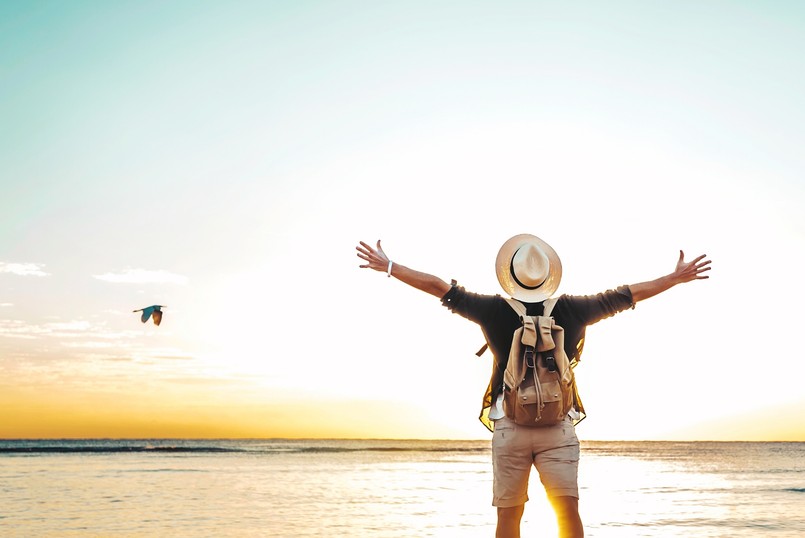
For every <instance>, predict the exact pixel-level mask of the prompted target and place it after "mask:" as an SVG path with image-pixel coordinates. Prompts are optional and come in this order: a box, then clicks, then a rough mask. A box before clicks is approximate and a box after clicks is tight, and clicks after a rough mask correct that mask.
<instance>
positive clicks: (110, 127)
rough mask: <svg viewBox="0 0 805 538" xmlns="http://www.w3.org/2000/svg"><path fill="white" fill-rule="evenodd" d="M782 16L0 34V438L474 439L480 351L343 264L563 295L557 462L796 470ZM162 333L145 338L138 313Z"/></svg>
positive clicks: (50, 21)
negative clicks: (567, 427) (566, 404)
mask: <svg viewBox="0 0 805 538" xmlns="http://www.w3.org/2000/svg"><path fill="white" fill-rule="evenodd" d="M803 50H805V5H804V4H802V3H800V2H784V1H769V2H749V1H711V2H699V1H693V0H690V1H687V0H683V1H677V2H643V1H637V0H635V1H620V0H619V1H614V2H592V1H578V2H542V1H502V2H468V1H438V0H436V1H419V0H410V1H405V2H369V1H367V2H358V1H354V2H350V1H341V0H333V1H296V2H259V1H253V2H249V1H228V2H205V1H196V0H194V1H192V2H191V1H175V2H162V1H137V2H81V1H74V2H47V1H42V2H28V1H19V2H14V1H6V2H2V3H0V210H1V211H0V219H2V226H0V437H3V438H17V437H395V438H409V437H413V438H448V437H449V438H467V439H473V438H479V439H482V438H487V437H488V436H489V433H488V432H487V431H486V430H485V428H484V427H483V426H482V425H481V423H480V422H479V421H478V419H477V416H478V412H479V404H480V399H481V396H482V393H483V390H484V388H485V386H486V383H487V382H488V378H489V372H490V369H491V366H490V360H491V355H489V354H487V355H485V356H484V357H483V358H480V359H479V358H477V357H475V355H474V353H475V351H476V350H477V349H478V348H479V347H480V346H481V344H482V343H483V336H482V334H481V332H480V330H479V329H478V327H477V326H475V325H473V324H472V323H470V322H467V321H466V320H463V319H462V318H460V317H458V316H454V315H451V314H450V313H449V312H448V311H447V310H446V309H445V308H443V307H442V306H441V305H440V304H439V301H438V300H436V299H435V298H433V297H431V296H429V295H426V294H424V293H422V292H418V291H416V290H413V289H410V288H408V287H406V286H405V285H403V284H401V283H400V282H398V281H396V280H394V279H388V278H386V276H385V275H384V274H381V273H377V272H374V271H367V270H362V269H359V268H358V265H359V263H360V260H359V259H358V258H357V257H356V255H355V245H356V244H357V242H358V241H360V240H363V241H367V242H371V243H374V242H375V241H376V240H377V239H382V240H383V245H384V248H385V250H386V252H387V254H388V255H389V256H390V257H391V258H392V259H393V260H397V261H399V263H402V264H405V265H408V266H410V267H413V268H415V269H419V270H423V271H427V272H430V273H433V274H436V275H438V276H440V277H441V278H443V279H445V280H447V281H449V280H450V279H451V278H455V279H457V280H458V281H459V283H460V284H462V285H464V286H466V287H467V288H468V289H471V290H473V291H476V292H482V293H499V292H500V288H499V286H498V283H497V280H496V278H495V274H494V259H495V255H496V254H497V250H498V248H499V247H500V245H501V244H502V243H503V242H504V241H505V240H506V239H508V238H509V237H510V236H512V235H515V234H518V233H533V234H536V235H538V236H540V237H542V238H543V239H545V240H546V241H547V242H549V243H550V244H551V245H552V246H553V247H554V248H555V249H556V251H557V252H558V254H559V256H560V257H561V259H562V262H563V267H564V274H563V281H562V284H561V286H560V289H559V293H570V294H588V293H596V292H599V291H603V290H605V289H608V288H614V287H616V286H619V285H621V284H630V283H635V282H640V281H644V280H650V279H653V278H655V277H658V276H661V275H663V274H666V273H668V272H670V271H671V270H673V268H674V265H675V263H676V259H677V256H678V252H679V250H680V249H683V250H684V251H685V253H686V254H687V255H689V257H693V256H695V255H697V254H703V253H706V254H707V255H708V256H709V257H710V258H711V259H712V260H713V270H712V271H711V278H710V279H709V280H706V281H698V282H693V283H690V284H686V285H685V286H680V287H677V288H674V289H672V290H671V291H669V292H667V293H665V294H663V295H660V296H658V297H656V298H653V299H650V300H648V301H646V302H645V303H641V304H639V305H638V307H637V309H635V310H634V311H627V312H625V313H623V314H620V315H619V316H616V317H615V318H612V319H609V320H605V321H602V322H601V323H600V324H597V325H594V326H592V327H591V328H590V329H589V330H588V338H587V344H586V347H585V352H584V356H583V360H582V363H581V365H580V366H579V368H578V369H577V371H576V372H577V376H578V383H579V387H580V390H581V395H582V398H583V399H584V403H585V406H586V408H587V411H588V415H589V417H588V418H587V419H586V420H585V421H584V422H583V423H582V424H581V425H580V426H579V429H578V433H579V437H580V438H581V439H583V440H584V439H589V440H593V439H719V440H721V439H724V440H735V439H741V440H756V439H757V440H805V391H804V390H803V388H802V387H803V377H804V376H805V357H804V356H803V352H802V350H801V349H802V348H801V343H800V342H799V340H798V336H799V335H800V334H801V331H802V330H803V329H802V327H803V325H802V321H803V315H802V313H801V305H802V304H803V303H805V279H803V276H802V275H803V271H804V270H805V263H804V262H805V211H803V209H802V207H803V202H805V152H803V147H805V129H803V125H805V98H804V97H803V96H805V59H803V53H802V51H803ZM151 304H163V305H167V307H166V308H165V310H164V312H165V313H164V318H163V321H162V324H161V325H160V326H159V327H157V326H155V325H153V324H152V323H147V324H143V323H141V322H140V320H139V314H137V313H133V312H132V310H134V309H137V308H142V307H144V306H148V305H151Z"/></svg>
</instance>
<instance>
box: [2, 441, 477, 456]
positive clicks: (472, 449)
mask: <svg viewBox="0 0 805 538" xmlns="http://www.w3.org/2000/svg"><path fill="white" fill-rule="evenodd" d="M488 450H489V445H488V444H487V443H476V442H460V441H458V442H451V441H446V442H438V441H436V442H430V441H428V442H405V441H399V442H394V441H391V442H388V443H383V442H369V441H340V442H331V443H328V442H326V441H307V442H306V441H272V442H268V441H257V440H244V441H235V440H226V441H219V440H212V441H210V440H207V441H204V440H175V441H174V440H162V441H144V440H143V441H135V440H97V441H95V440H59V441H54V440H41V441H31V440H28V441H21V440H20V441H0V456H3V455H14V454H23V455H24V454H30V455H35V454H115V453H163V454H164V453H168V454H182V453H186V454H205V453H206V454H228V453H229V454H243V453H248V454H338V453H360V452H380V453H395V452H399V453H412V452H423V453H434V454H475V453H478V454H482V453H486V452H488Z"/></svg>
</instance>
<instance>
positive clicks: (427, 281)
mask: <svg viewBox="0 0 805 538" xmlns="http://www.w3.org/2000/svg"><path fill="white" fill-rule="evenodd" d="M355 249H356V250H357V251H358V257H359V258H361V259H362V260H365V261H366V263H365V264H363V265H361V266H360V267H361V268H363V269H374V270H375V271H381V272H383V273H386V272H388V275H389V276H393V277H394V278H396V279H397V280H399V281H401V282H405V283H406V284H408V285H409V286H411V287H414V288H416V289H418V290H422V291H424V292H425V293H430V294H431V295H434V296H436V297H438V298H440V299H441V298H442V297H444V294H445V293H447V292H448V291H450V284H448V283H447V282H445V281H444V280H442V279H441V278H439V277H436V276H433V275H429V274H428V273H423V272H421V271H415V270H413V269H409V268H408V267H406V266H404V265H401V264H399V263H397V262H391V261H389V258H388V256H386V253H385V252H383V249H382V248H381V247H380V240H378V241H377V248H376V249H374V248H372V247H370V246H369V245H367V244H366V243H364V242H363V241H361V242H360V245H358V246H357V247H355Z"/></svg>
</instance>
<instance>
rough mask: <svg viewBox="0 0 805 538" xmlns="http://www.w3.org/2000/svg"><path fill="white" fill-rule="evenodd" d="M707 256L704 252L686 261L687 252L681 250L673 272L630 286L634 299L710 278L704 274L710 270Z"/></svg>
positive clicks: (637, 299)
mask: <svg viewBox="0 0 805 538" xmlns="http://www.w3.org/2000/svg"><path fill="white" fill-rule="evenodd" d="M706 257H707V255H706V254H702V255H701V256H699V257H697V258H695V259H694V260H693V261H690V262H686V261H685V253H684V252H682V251H681V250H680V251H679V261H678V262H677V263H676V269H674V272H673V273H670V274H667V275H665V276H661V277H660V278H658V279H656V280H652V281H650V282H641V283H639V284H632V285H631V286H629V289H631V290H632V300H633V301H634V302H635V303H636V302H638V301H642V300H644V299H648V298H649V297H654V296H655V295H657V294H658V293H662V292H664V291H665V290H668V289H671V288H673V287H674V286H676V285H677V284H684V283H685V282H690V281H692V280H702V279H705V278H710V277H709V276H707V275H704V274H702V273H704V272H705V271H709V270H710V260H708V259H706Z"/></svg>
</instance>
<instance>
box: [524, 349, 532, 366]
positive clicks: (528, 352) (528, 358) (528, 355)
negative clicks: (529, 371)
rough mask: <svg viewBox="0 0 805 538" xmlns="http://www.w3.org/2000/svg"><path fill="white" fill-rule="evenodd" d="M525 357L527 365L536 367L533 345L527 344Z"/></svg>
mask: <svg viewBox="0 0 805 538" xmlns="http://www.w3.org/2000/svg"><path fill="white" fill-rule="evenodd" d="M523 358H524V359H525V365H526V366H528V367H529V368H534V348H533V347H531V346H526V348H525V351H524V352H523Z"/></svg>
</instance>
